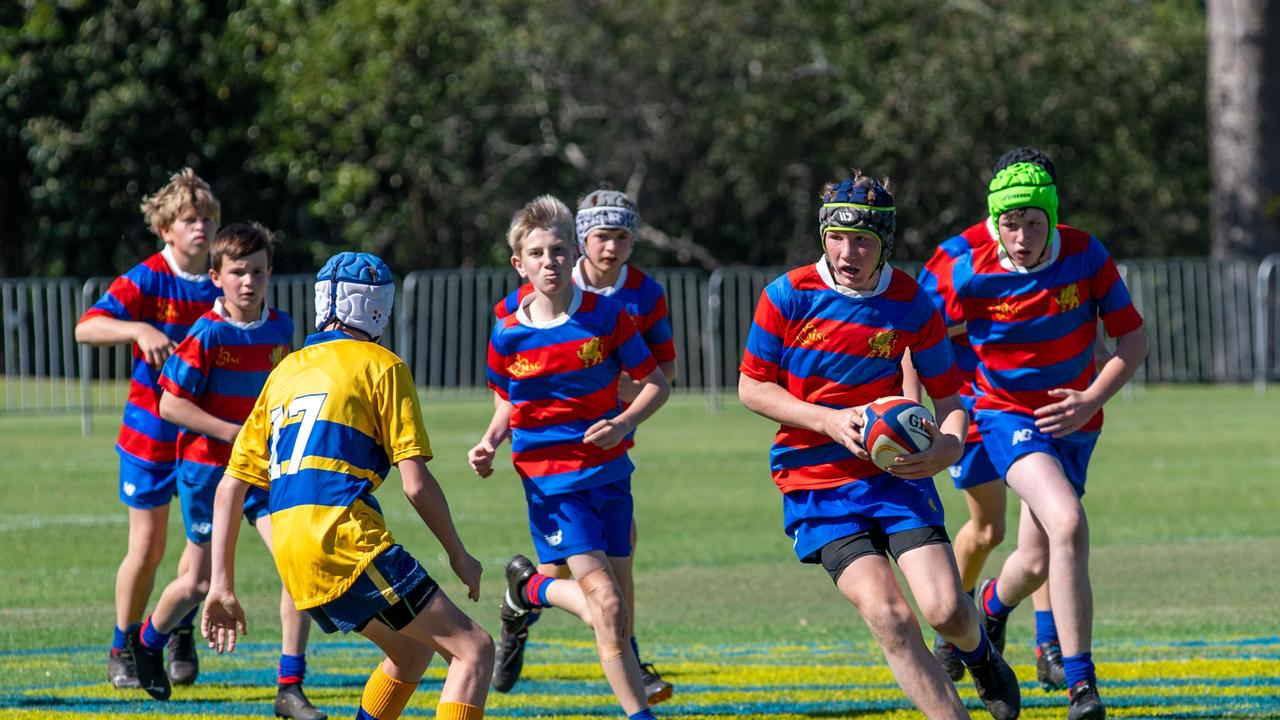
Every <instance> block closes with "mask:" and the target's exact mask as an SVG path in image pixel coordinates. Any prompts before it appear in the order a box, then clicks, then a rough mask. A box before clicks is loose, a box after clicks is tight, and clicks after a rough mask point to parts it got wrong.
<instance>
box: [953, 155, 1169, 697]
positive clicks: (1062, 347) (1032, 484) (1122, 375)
mask: <svg viewBox="0 0 1280 720" xmlns="http://www.w3.org/2000/svg"><path fill="white" fill-rule="evenodd" d="M987 206H988V210H989V211H990V218H989V219H988V220H987V222H986V223H985V224H984V225H983V226H982V227H981V228H980V229H977V230H974V233H972V235H974V236H976V237H974V241H973V242H972V243H971V245H972V249H971V251H969V252H967V253H964V254H962V255H960V256H959V257H957V258H956V259H955V260H954V261H953V262H952V263H951V264H950V268H949V270H950V272H949V273H945V274H943V275H940V276H939V279H938V282H939V285H940V286H948V287H949V288H951V289H950V290H949V291H948V292H946V293H944V296H946V297H947V298H948V301H947V303H946V314H947V320H948V323H950V324H959V323H964V324H965V327H966V330H967V332H968V335H969V339H970V342H971V343H972V345H973V349H974V351H975V352H976V353H977V356H978V360H979V365H978V370H977V374H976V389H977V399H976V401H975V408H976V413H975V414H976V417H977V423H978V429H979V430H980V431H981V433H982V438H983V446H984V447H985V448H986V450H987V453H988V454H989V455H990V457H991V461H992V464H993V465H994V467H995V470H996V472H997V473H998V474H999V475H1000V476H1001V477H1004V478H1005V482H1007V483H1008V485H1009V487H1011V488H1013V491H1014V492H1015V493H1017V494H1018V496H1019V497H1020V498H1022V511H1021V515H1020V517H1019V525H1018V547H1017V549H1016V550H1014V552H1013V554H1012V555H1010V556H1009V558H1008V559H1007V560H1006V561H1005V564H1004V567H1003V569H1002V570H1001V572H1000V576H999V578H998V579H995V580H988V581H987V582H986V583H984V584H983V585H982V587H981V588H980V589H979V591H978V602H979V606H980V608H981V610H982V612H983V615H984V618H985V625H986V628H987V632H988V633H989V634H990V635H991V637H992V639H993V642H996V643H998V644H1003V641H1004V631H1005V623H1006V621H1007V620H1008V617H1009V613H1010V612H1012V610H1013V608H1014V607H1015V606H1016V605H1017V604H1018V603H1020V602H1021V601H1022V600H1023V599H1024V598H1026V597H1027V596H1029V595H1030V594H1031V592H1032V591H1033V590H1035V589H1036V588H1037V587H1039V586H1040V585H1041V584H1042V583H1044V582H1045V580H1046V578H1047V579H1048V582H1049V592H1050V594H1051V596H1052V599H1053V614H1054V619H1055V621H1056V625H1057V630H1058V636H1059V640H1060V642H1061V647H1062V654H1063V669H1064V674H1065V681H1066V685H1067V688H1068V696H1069V699H1070V710H1069V713H1068V717H1069V718H1070V720H1086V719H1088V720H1100V719H1101V718H1104V717H1106V709H1105V707H1104V706H1103V703H1102V699H1101V698H1100V697H1099V695H1098V689H1097V678H1096V674H1095V670H1094V664H1093V656H1092V652H1091V651H1090V648H1091V643H1092V630H1093V592H1092V588H1091V586H1090V582H1089V529H1088V522H1087V520H1086V518H1085V511H1084V506H1083V505H1082V504H1081V502H1080V497H1081V496H1082V495H1083V494H1084V485H1085V475H1086V470H1087V468H1088V464H1089V456H1090V454H1091V453H1092V452H1093V448H1094V445H1095V444H1096V443H1097V440H1098V435H1099V432H1100V430H1101V428H1102V406H1103V404H1104V403H1105V402H1106V401H1107V400H1108V399H1110V398H1111V396H1112V395H1114V394H1115V393H1116V391H1117V390H1119V389H1120V387H1121V386H1123V385H1124V383H1125V382H1127V381H1128V380H1129V378H1131V377H1132V376H1133V373H1134V372H1135V371H1136V370H1137V368H1138V366H1139V365H1140V364H1141V363H1142V361H1143V359H1144V358H1145V357H1146V352H1147V339H1146V333H1145V331H1144V330H1143V328H1142V318H1141V317H1140V316H1139V315H1138V312H1137V310H1135V309H1134V307H1133V303H1132V302H1131V301H1130V299H1129V291H1128V289H1127V288H1126V287H1125V284H1124V281H1123V280H1122V279H1121V278H1120V273H1119V272H1118V270H1117V269H1116V266H1115V263H1114V262H1113V261H1112V259H1111V256H1110V255H1109V254H1108V253H1107V251H1106V249H1105V248H1104V247H1103V246H1102V244H1101V243H1099V242H1098V241H1097V239H1095V238H1093V237H1091V236H1090V235H1088V234H1087V233H1084V232H1081V231H1080V230H1076V229H1075V228H1072V227H1069V226H1066V225H1059V224H1058V193H1057V187H1056V186H1055V184H1054V180H1053V176H1052V175H1051V174H1050V173H1049V172H1048V171H1047V170H1046V169H1045V168H1043V167H1041V166H1039V165H1037V164H1034V163H1030V162H1019V163H1014V164H1013V165H1010V166H1008V167H1006V168H1003V169H1002V170H1000V171H999V172H998V173H996V175H995V177H994V178H993V179H992V180H991V183H990V185H989V194H988V196H987ZM984 235H985V237H984ZM1099 319H1101V321H1102V324H1103V328H1104V329H1105V331H1106V332H1107V334H1108V335H1110V336H1111V337H1115V338H1117V343H1116V352H1115V355H1114V356H1112V357H1111V358H1110V359H1108V360H1107V361H1106V362H1105V364H1103V366H1102V368H1101V369H1098V368H1097V367H1096V365H1095V361H1094V344H1095V342H1096V336H1097V324H1098V320H1099Z"/></svg>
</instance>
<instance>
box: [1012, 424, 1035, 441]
mask: <svg viewBox="0 0 1280 720" xmlns="http://www.w3.org/2000/svg"><path fill="white" fill-rule="evenodd" d="M1030 440H1031V428H1023V429H1022V430H1014V431H1013V443H1011V444H1013V445H1017V444H1018V443H1021V442H1029V441H1030Z"/></svg>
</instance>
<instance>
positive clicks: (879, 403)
mask: <svg viewBox="0 0 1280 720" xmlns="http://www.w3.org/2000/svg"><path fill="white" fill-rule="evenodd" d="M864 417H865V423H864V424H863V426H862V446H863V447H864V448H866V449H867V452H868V453H870V454H871V462H873V463H875V465H876V467H878V468H880V469H882V470H888V469H889V468H890V467H892V466H893V465H895V464H896V463H895V462H894V458H897V457H899V456H902V455H911V454H912V453H918V452H923V451H925V450H928V449H929V446H930V445H932V444H933V440H932V439H930V437H929V431H928V430H926V429H925V427H924V421H925V420H928V421H929V422H934V419H933V414H932V413H930V412H929V410H928V409H927V408H925V406H923V405H921V404H920V403H918V402H916V401H915V400H912V399H910V398H905V397H902V396H900V395H891V396H889V397H882V398H880V399H879V400H876V401H875V402H873V403H871V404H870V405H867V409H866V411H865V413H864Z"/></svg>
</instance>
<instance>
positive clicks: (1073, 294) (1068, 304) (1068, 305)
mask: <svg viewBox="0 0 1280 720" xmlns="http://www.w3.org/2000/svg"><path fill="white" fill-rule="evenodd" d="M1078 307H1080V287H1079V286H1078V285H1076V284H1075V283H1071V284H1070V285H1068V286H1066V287H1064V288H1062V290H1060V291H1058V311H1059V312H1067V311H1068V310H1075V309H1076V308H1078Z"/></svg>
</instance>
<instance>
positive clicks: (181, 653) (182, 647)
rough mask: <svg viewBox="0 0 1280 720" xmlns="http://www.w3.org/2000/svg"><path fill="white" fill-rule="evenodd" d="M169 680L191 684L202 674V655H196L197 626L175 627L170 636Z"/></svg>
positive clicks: (181, 683) (180, 683) (177, 683)
mask: <svg viewBox="0 0 1280 720" xmlns="http://www.w3.org/2000/svg"><path fill="white" fill-rule="evenodd" d="M168 647H169V665H168V667H167V668H166V669H167V670H168V671H169V682H171V683H173V684H174V685H190V684H192V683H194V682H195V681H196V676H197V675H199V674H200V657H199V656H198V655H196V640H195V628H190V627H180V628H174V629H173V634H172V635H170V636H169V645H168Z"/></svg>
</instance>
